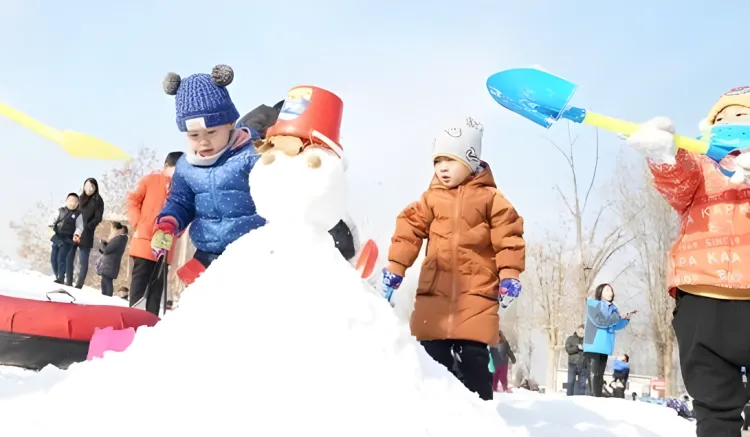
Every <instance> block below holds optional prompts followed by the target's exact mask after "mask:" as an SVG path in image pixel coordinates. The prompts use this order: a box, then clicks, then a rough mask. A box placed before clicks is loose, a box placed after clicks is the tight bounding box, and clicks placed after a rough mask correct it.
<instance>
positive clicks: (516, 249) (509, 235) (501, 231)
mask: <svg viewBox="0 0 750 437" xmlns="http://www.w3.org/2000/svg"><path fill="white" fill-rule="evenodd" d="M489 215H490V239H491V240H492V248H493V249H494V250H495V264H496V266H497V271H498V274H499V276H500V279H509V278H510V279H518V277H519V275H520V274H521V272H523V271H524V270H525V268H526V242H525V241H524V239H523V217H521V216H520V215H518V212H517V211H516V208H514V207H513V205H512V204H511V203H510V202H509V201H508V199H506V198H505V197H504V196H503V195H502V194H500V192H499V191H498V192H495V196H494V197H493V199H492V204H491V206H490V214H489Z"/></svg>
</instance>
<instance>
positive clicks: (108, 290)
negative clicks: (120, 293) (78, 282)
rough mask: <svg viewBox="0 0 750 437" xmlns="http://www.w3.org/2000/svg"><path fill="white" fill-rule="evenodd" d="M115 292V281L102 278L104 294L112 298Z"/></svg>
mask: <svg viewBox="0 0 750 437" xmlns="http://www.w3.org/2000/svg"><path fill="white" fill-rule="evenodd" d="M114 292H115V284H114V279H112V278H108V277H106V276H102V294H103V295H105V296H112V295H113V294H114Z"/></svg>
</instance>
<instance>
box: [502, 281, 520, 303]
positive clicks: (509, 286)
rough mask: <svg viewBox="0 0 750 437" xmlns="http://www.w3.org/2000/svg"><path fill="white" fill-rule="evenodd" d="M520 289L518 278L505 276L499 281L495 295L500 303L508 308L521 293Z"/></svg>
mask: <svg viewBox="0 0 750 437" xmlns="http://www.w3.org/2000/svg"><path fill="white" fill-rule="evenodd" d="M521 289H522V287H521V281H519V280H518V279H511V278H505V279H503V280H502V281H500V293H499V295H498V297H497V298H498V301H499V302H500V305H501V306H502V307H503V308H508V306H510V304H512V303H513V301H514V300H516V298H517V297H518V296H520V295H521Z"/></svg>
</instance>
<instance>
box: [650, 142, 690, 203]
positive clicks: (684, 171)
mask: <svg viewBox="0 0 750 437" xmlns="http://www.w3.org/2000/svg"><path fill="white" fill-rule="evenodd" d="M675 159H676V160H677V163H676V164H674V165H669V164H653V163H649V164H648V168H649V170H651V174H652V175H653V176H654V179H653V184H654V188H656V191H658V192H659V194H661V195H662V197H664V200H666V201H667V203H669V204H670V205H671V206H672V208H674V209H675V210H676V211H677V212H678V213H679V214H684V213H685V212H686V211H687V209H688V208H689V207H690V205H691V204H692V203H693V198H694V197H695V193H696V192H697V191H698V187H699V186H700V184H701V182H702V181H703V170H702V169H701V165H700V162H698V156H697V155H695V154H694V153H691V152H688V151H687V150H683V149H680V150H679V151H678V152H677V156H676V157H675Z"/></svg>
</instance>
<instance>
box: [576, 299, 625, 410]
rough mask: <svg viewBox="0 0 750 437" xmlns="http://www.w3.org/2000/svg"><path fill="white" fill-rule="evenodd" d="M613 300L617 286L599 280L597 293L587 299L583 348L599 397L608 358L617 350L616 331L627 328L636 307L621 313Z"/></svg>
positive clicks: (590, 385)
mask: <svg viewBox="0 0 750 437" xmlns="http://www.w3.org/2000/svg"><path fill="white" fill-rule="evenodd" d="M614 300H615V290H614V289H613V288H612V286H611V285H609V284H599V285H598V286H597V287H596V291H595V292H594V297H593V298H589V299H587V300H586V324H585V325H586V326H585V329H584V335H583V352H584V359H585V360H586V362H587V363H588V369H587V373H588V380H589V387H590V388H591V393H592V394H593V395H594V396H596V397H602V388H603V387H604V370H605V369H606V367H607V359H608V358H609V356H610V355H612V353H613V352H614V350H615V332H616V331H619V330H620V329H623V328H625V327H626V326H627V325H628V323H629V322H630V317H631V316H632V315H633V314H635V311H633V312H630V313H627V314H624V315H621V314H620V310H619V309H618V308H617V305H615V304H614Z"/></svg>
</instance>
